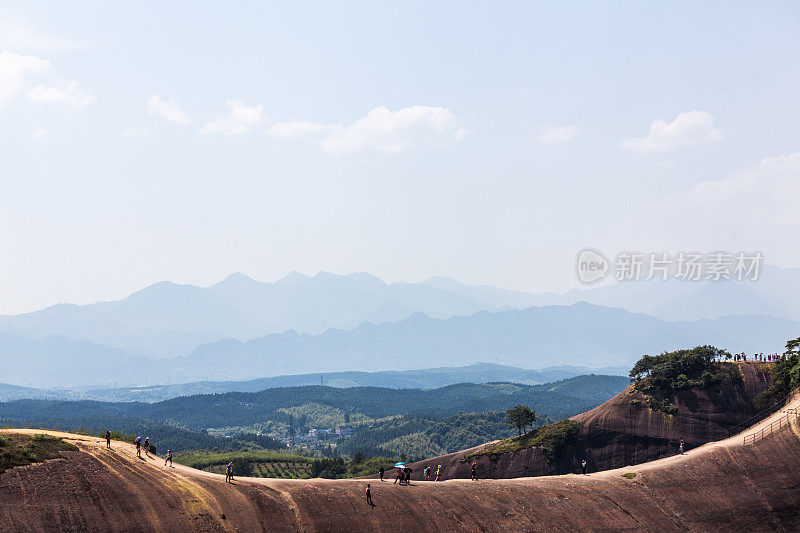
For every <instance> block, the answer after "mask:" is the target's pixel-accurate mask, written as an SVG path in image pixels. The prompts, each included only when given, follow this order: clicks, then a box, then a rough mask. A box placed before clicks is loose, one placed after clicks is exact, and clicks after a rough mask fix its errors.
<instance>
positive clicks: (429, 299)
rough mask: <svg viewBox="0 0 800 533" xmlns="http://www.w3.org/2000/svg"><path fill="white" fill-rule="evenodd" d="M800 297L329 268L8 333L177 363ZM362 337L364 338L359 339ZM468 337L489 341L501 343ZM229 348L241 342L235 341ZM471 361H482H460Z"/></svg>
mask: <svg viewBox="0 0 800 533" xmlns="http://www.w3.org/2000/svg"><path fill="white" fill-rule="evenodd" d="M798 299H800V270H797V269H779V268H775V267H765V268H764V269H763V271H762V275H761V279H759V281H757V282H732V281H722V282H707V281H705V282H681V281H675V280H670V281H666V282H665V281H650V282H644V281H642V282H628V283H613V284H611V285H608V286H600V287H596V288H590V289H584V290H573V291H569V292H567V293H566V294H555V293H545V294H539V295H535V294H527V293H524V292H520V291H511V290H505V289H498V288H495V287H490V286H487V285H466V284H463V283H460V282H458V281H456V280H454V279H450V278H443V277H437V278H431V279H429V280H427V281H424V282H422V283H404V282H398V283H391V284H387V283H384V282H383V281H381V280H380V279H378V278H376V277H375V276H372V275H370V274H367V273H355V274H349V275H336V274H330V273H327V272H320V273H318V274H317V275H315V276H306V275H303V274H300V273H298V272H293V273H291V274H289V275H287V276H286V277H284V278H282V279H280V280H278V281H276V282H274V283H265V282H260V281H256V280H254V279H252V278H249V277H247V276H245V275H244V274H241V273H236V274H232V275H230V276H228V277H227V278H226V279H224V280H223V281H220V282H219V283H216V284H214V285H212V286H210V287H196V286H192V285H178V284H175V283H171V282H166V281H165V282H160V283H156V284H154V285H151V286H149V287H146V288H144V289H142V290H141V291H138V292H136V293H134V294H131V295H130V296H128V297H127V298H124V299H122V300H118V301H113V302H101V303H96V304H90V305H72V304H60V305H55V306H52V307H48V308H46V309H43V310H41V311H37V312H34V313H27V314H22V315H15V316H0V333H7V334H13V335H21V336H25V337H30V338H31V339H44V338H45V337H48V336H51V335H60V336H63V337H66V338H67V339H72V340H76V341H77V340H86V341H89V342H91V343H94V344H99V345H103V346H107V347H110V348H116V349H118V350H122V351H123V352H125V353H126V354H131V355H136V356H146V357H156V358H168V357H174V356H182V355H188V354H190V353H191V352H192V351H193V350H194V349H195V348H198V347H200V346H202V345H205V344H209V343H214V342H216V341H220V340H222V339H236V340H240V341H247V340H249V339H258V338H261V337H264V336H266V335H269V334H274V333H281V332H286V331H289V330H292V331H293V332H297V333H286V334H285V335H284V337H282V338H284V341H283V342H287V343H291V342H292V341H291V339H292V338H293V336H297V334H320V333H324V332H325V331H326V330H328V329H330V328H334V329H337V330H342V329H352V328H356V327H357V326H359V325H361V324H364V323H373V324H382V323H390V322H398V321H401V320H404V319H407V318H409V317H411V316H412V315H414V313H420V312H421V313H424V314H425V315H427V317H431V318H435V319H446V318H450V317H455V316H469V315H472V314H474V313H476V312H478V311H482V310H483V311H489V312H497V311H501V310H510V309H524V308H528V307H531V306H543V305H571V304H573V303H576V302H578V301H586V302H589V303H593V304H597V305H604V306H608V307H618V308H622V309H626V310H628V311H631V312H638V313H645V314H649V315H652V316H654V317H656V318H660V319H666V320H698V319H702V318H718V317H722V316H725V315H731V314H747V315H772V316H776V317H785V318H791V319H793V320H799V319H800V310H798V309H797V307H796V305H795V304H794V302H796V301H798ZM509 327H510V326H509ZM359 334H360V333H359V332H356V333H354V334H353V338H356V337H357V336H358V335H359ZM331 335H341V333H335V334H334V333H332V334H331ZM465 338H470V339H471V341H470V342H472V341H475V342H478V344H482V345H487V343H491V342H495V341H497V340H498V339H497V338H486V339H476V338H472V337H469V336H467V337H465ZM224 342H225V343H228V344H231V345H232V346H236V345H235V343H232V342H231V341H230V340H226V341H224ZM386 342H387V343H390V341H389V340H387V341H386ZM458 344H461V342H456V345H458ZM412 345H413V343H412ZM232 349H238V348H232ZM403 349H404V346H401V345H398V346H395V347H394V350H395V352H396V353H398V354H399V353H401V352H402V351H403ZM487 349H488V348H487ZM498 349H499V350H500V351H501V352H503V349H500V348H498ZM468 351H469V350H467V352H468ZM481 353H485V350H484V351H482V352H481ZM2 355H3V354H2V353H0V356H2ZM409 356H413V354H409ZM487 357H488V356H487ZM489 359H491V358H490V357H489ZM471 361H474V359H473V360H470V359H465V360H461V361H460V362H459V363H458V364H461V363H464V362H471ZM432 363H433V362H432ZM435 363H437V364H438V363H439V362H435ZM579 364H581V362H579ZM425 366H428V365H427V364H426V365H425ZM308 370H309V371H316V370H317V369H315V368H309V369H308Z"/></svg>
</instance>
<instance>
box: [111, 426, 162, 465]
mask: <svg viewBox="0 0 800 533" xmlns="http://www.w3.org/2000/svg"><path fill="white" fill-rule="evenodd" d="M105 439H106V448H108V449H109V450H110V449H111V430H106V434H105ZM133 444H134V445H135V446H136V457H139V458H141V457H142V444H144V454H145V455H146V456H148V457H150V437H145V438H144V442H143V441H142V437H141V436H139V435H137V436H136V438H135V439H133ZM167 463H169V466H173V464H172V450H167V455H166V456H165V457H164V466H167Z"/></svg>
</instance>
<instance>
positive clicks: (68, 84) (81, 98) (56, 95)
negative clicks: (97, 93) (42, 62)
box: [27, 81, 94, 107]
mask: <svg viewBox="0 0 800 533" xmlns="http://www.w3.org/2000/svg"><path fill="white" fill-rule="evenodd" d="M27 96H28V100H30V101H31V102H34V103H37V104H65V105H68V106H70V107H86V106H87V105H89V104H91V103H92V102H93V101H94V96H92V95H91V93H87V92H81V91H80V90H79V89H78V82H77V81H59V82H57V83H56V85H51V86H49V87H46V86H44V85H37V86H36V87H34V88H33V89H31V90H29V91H28V92H27Z"/></svg>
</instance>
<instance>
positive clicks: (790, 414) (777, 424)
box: [744, 407, 800, 446]
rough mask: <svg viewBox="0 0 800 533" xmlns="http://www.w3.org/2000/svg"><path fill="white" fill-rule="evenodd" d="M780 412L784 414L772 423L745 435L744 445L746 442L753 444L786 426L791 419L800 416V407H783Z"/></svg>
mask: <svg viewBox="0 0 800 533" xmlns="http://www.w3.org/2000/svg"><path fill="white" fill-rule="evenodd" d="M782 412H783V413H784V415H783V416H782V417H780V418H779V419H777V420H774V421H773V422H772V423H770V425H768V426H764V427H763V428H762V429H761V430H759V431H756V432H755V433H751V434H750V435H745V437H744V446H747V445H748V444H755V443H756V442H757V441H759V440H761V439H763V438H764V437H766V436H767V435H771V434H772V433H774V432H776V431H778V430H779V429H781V428H785V427H788V426H789V424H790V423H791V422H792V420H794V419H795V418H798V417H800V409H798V408H797V407H792V408H789V409H784V410H783V411H782Z"/></svg>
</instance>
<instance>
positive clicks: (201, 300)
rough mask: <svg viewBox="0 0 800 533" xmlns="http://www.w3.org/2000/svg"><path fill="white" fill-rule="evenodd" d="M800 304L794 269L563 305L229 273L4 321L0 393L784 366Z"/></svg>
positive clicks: (618, 290)
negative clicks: (689, 355) (777, 357)
mask: <svg viewBox="0 0 800 533" xmlns="http://www.w3.org/2000/svg"><path fill="white" fill-rule="evenodd" d="M798 299H800V270H797V269H778V268H774V267H766V268H765V269H764V270H763V273H762V277H761V279H760V280H759V281H757V282H738V283H737V282H732V281H723V282H679V281H667V282H662V281H651V282H629V283H614V284H612V285H608V286H603V287H597V288H591V289H587V290H580V291H578V290H573V291H570V292H568V293H566V294H563V295H559V294H555V293H545V294H540V295H534V294H527V293H524V292H519V291H510V290H504V289H497V288H494V287H490V286H472V285H465V284H463V283H460V282H458V281H456V280H453V279H449V278H433V279H430V280H428V281H425V282H422V283H403V282H400V283H392V284H387V283H384V282H383V281H381V280H380V279H378V278H376V277H374V276H371V275H369V274H366V273H358V274H350V275H334V274H329V273H325V272H321V273H319V274H317V275H315V276H313V277H309V276H304V275H302V274H299V273H292V274H290V275H288V276H286V277H285V278H283V279H281V280H279V281H277V282H274V283H264V282H259V281H255V280H253V279H251V278H249V277H247V276H245V275H243V274H233V275H231V276H229V277H228V278H226V279H225V280H223V281H221V282H219V283H217V284H215V285H212V286H210V287H196V286H191V285H177V284H174V283H171V282H161V283H157V284H154V285H151V286H149V287H147V288H145V289H143V290H141V291H139V292H136V293H134V294H132V295H131V296H129V297H127V298H125V299H123V300H119V301H114V302H102V303H97V304H90V305H72V304H60V305H56V306H53V307H49V308H47V309H44V310H41V311H37V312H34V313H28V314H23V315H15V316H3V317H0V358H2V361H3V366H4V373H3V376H2V378H0V381H2V382H7V383H11V384H15V385H29V384H33V385H35V386H38V387H53V386H84V385H106V386H107V385H111V384H113V383H114V382H117V383H119V384H121V385H137V384H143V383H145V382H147V383H159V382H160V383H164V382H167V381H169V382H172V383H181V382H189V381H198V380H206V379H210V380H215V381H218V380H245V379H253V378H260V377H267V376H275V375H283V374H291V373H303V372H309V373H316V372H335V371H347V370H359V371H380V370H404V369H414V368H429V367H432V366H443V365H452V366H462V365H467V364H472V363H475V362H476V361H485V362H496V361H498V360H499V361H500V362H501V363H503V364H510V365H515V366H519V367H523V368H542V367H546V366H552V365H559V364H567V365H578V366H585V367H603V366H609V365H622V366H625V365H628V364H630V363H631V362H632V361H633V360H635V359H636V358H637V357H639V356H640V355H642V354H643V353H652V352H659V351H662V350H664V349H669V348H678V347H681V346H687V345H696V344H705V343H714V344H717V345H719V346H722V347H726V348H729V349H731V350H735V351H740V350H745V351H749V352H753V351H777V350H780V349H781V348H782V347H783V343H784V342H785V341H786V339H788V338H793V337H796V336H797V333H798V331H800V325H799V324H798V323H797V322H796V320H797V319H798V318H800V317H798V310H797V309H796V308H795V307H793V305H792V302H793V301H798ZM576 302H590V303H592V304H600V305H589V304H587V303H578V304H577V305H572V304H575V303H576ZM631 311H632V312H631ZM640 313H646V315H645V314H640ZM152 359H166V360H158V361H155V362H154V361H152Z"/></svg>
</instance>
